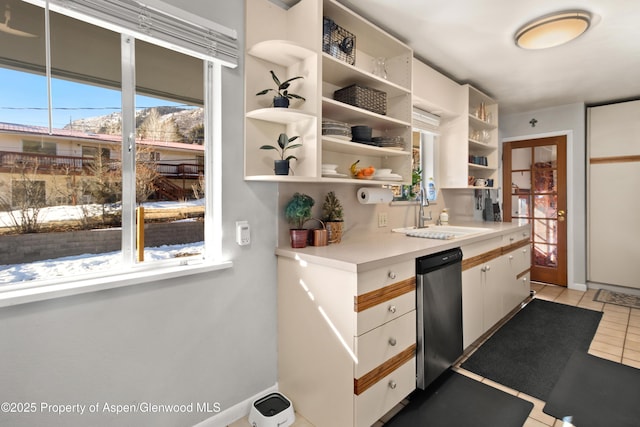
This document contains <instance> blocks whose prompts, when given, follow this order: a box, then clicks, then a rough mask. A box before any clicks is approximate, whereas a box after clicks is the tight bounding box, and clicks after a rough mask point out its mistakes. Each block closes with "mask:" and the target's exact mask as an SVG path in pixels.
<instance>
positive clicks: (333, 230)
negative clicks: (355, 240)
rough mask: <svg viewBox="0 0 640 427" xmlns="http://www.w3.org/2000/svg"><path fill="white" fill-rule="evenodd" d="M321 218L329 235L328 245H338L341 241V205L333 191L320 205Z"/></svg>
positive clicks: (342, 220) (342, 218) (342, 217)
mask: <svg viewBox="0 0 640 427" xmlns="http://www.w3.org/2000/svg"><path fill="white" fill-rule="evenodd" d="M322 217H323V219H324V223H325V225H326V227H327V231H328V233H329V236H328V240H329V243H340V241H341V240H342V229H343V224H344V216H343V210H342V203H340V200H339V199H338V198H337V197H336V194H335V193H334V192H333V191H329V193H327V196H326V197H325V199H324V204H323V205H322Z"/></svg>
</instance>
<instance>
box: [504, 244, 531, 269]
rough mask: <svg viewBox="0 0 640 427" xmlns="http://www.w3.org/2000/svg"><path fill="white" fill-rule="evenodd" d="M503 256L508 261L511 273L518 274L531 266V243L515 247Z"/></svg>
mask: <svg viewBox="0 0 640 427" xmlns="http://www.w3.org/2000/svg"><path fill="white" fill-rule="evenodd" d="M505 256H506V257H507V259H508V261H509V265H510V272H511V273H510V274H511V275H518V274H520V273H522V272H523V271H526V270H528V269H529V268H531V245H526V246H523V247H520V248H518V249H515V250H513V251H511V252H509V253H508V254H506V255H505Z"/></svg>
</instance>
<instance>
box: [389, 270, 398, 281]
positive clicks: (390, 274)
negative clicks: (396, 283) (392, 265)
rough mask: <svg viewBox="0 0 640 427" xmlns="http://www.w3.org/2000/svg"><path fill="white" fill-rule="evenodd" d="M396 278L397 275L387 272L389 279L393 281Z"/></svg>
mask: <svg viewBox="0 0 640 427" xmlns="http://www.w3.org/2000/svg"><path fill="white" fill-rule="evenodd" d="M396 277H398V275H397V274H396V273H395V272H393V271H390V272H389V279H395V278H396Z"/></svg>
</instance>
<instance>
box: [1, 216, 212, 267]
mask: <svg viewBox="0 0 640 427" xmlns="http://www.w3.org/2000/svg"><path fill="white" fill-rule="evenodd" d="M203 240H204V223H203V222H201V221H185V222H173V223H151V224H145V226H144V241H145V247H157V246H162V245H175V244H182V243H194V242H201V241H203ZM121 245H122V231H121V229H120V228H109V229H102V230H81V231H68V232H59V233H34V234H17V235H8V236H0V265H3V264H4V265H6V264H22V263H26V262H33V261H41V260H45V259H51V258H60V257H66V256H73V255H83V254H100V253H105V252H113V251H118V250H120V247H121Z"/></svg>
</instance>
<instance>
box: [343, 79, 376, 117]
mask: <svg viewBox="0 0 640 427" xmlns="http://www.w3.org/2000/svg"><path fill="white" fill-rule="evenodd" d="M333 99H335V100H336V101H340V102H344V103H345V104H349V105H353V106H354V107H360V108H364V109H365V110H369V111H373V112H374V113H378V114H383V115H384V114H387V93H386V92H383V91H381V90H377V89H373V88H370V87H365V86H360V85H357V84H353V85H351V86H347V87H345V88H342V89H340V90H337V91H335V92H334V93H333Z"/></svg>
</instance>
